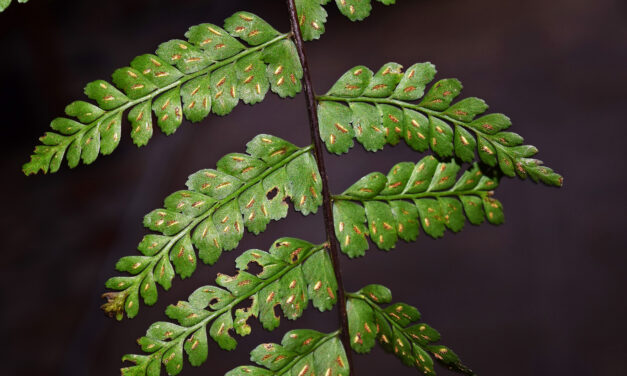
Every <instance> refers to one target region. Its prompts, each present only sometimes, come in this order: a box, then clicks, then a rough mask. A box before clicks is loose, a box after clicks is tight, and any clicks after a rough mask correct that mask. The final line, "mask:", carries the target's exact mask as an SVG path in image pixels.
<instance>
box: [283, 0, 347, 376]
mask: <svg viewBox="0 0 627 376" xmlns="http://www.w3.org/2000/svg"><path fill="white" fill-rule="evenodd" d="M287 7H288V10H289V14H290V23H291V26H292V34H293V36H294V42H295V44H296V50H297V51H298V57H299V58H300V62H301V65H302V66H303V81H304V92H305V99H306V101H307V112H308V114H309V130H310V132H311V140H312V143H313V145H314V156H315V157H316V163H317V164H318V170H319V171H320V178H321V180H322V200H323V201H322V209H323V214H324V225H325V229H326V235H327V241H328V242H329V253H330V254H331V261H332V262H333V270H334V272H335V279H336V280H337V284H338V299H337V303H338V314H339V319H340V323H341V328H342V332H341V333H340V339H341V340H342V345H343V346H344V348H345V350H346V358H347V360H348V368H349V372H350V375H355V372H354V368H353V360H352V353H351V347H350V338H349V335H348V314H347V312H346V296H345V295H344V283H343V282H342V271H341V270H340V253H339V245H338V243H337V239H336V237H335V227H334V225H333V210H332V208H331V194H330V193H329V184H328V178H327V171H326V167H325V164H324V155H323V154H322V150H323V149H322V140H321V139H320V132H319V126H318V113H317V112H316V107H317V106H316V94H315V93H314V90H313V85H312V83H311V76H310V74H309V65H308V64H307V56H306V54H305V47H304V43H303V37H302V35H301V33H300V27H299V22H298V15H297V13H296V4H295V3H294V0H287Z"/></svg>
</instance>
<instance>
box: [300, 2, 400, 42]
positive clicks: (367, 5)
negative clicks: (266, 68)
mask: <svg viewBox="0 0 627 376" xmlns="http://www.w3.org/2000/svg"><path fill="white" fill-rule="evenodd" d="M329 1H330V0H295V5H296V13H297V15H298V24H299V26H300V30H301V33H302V35H303V40H306V41H310V40H314V39H318V38H320V36H321V35H322V34H324V32H325V28H324V24H325V23H326V22H327V11H326V10H325V9H324V7H323V5H326V4H327V3H329ZM377 1H378V2H380V3H382V4H384V5H391V4H394V3H396V0H377ZM335 3H336V5H337V8H338V10H339V11H340V13H342V14H343V15H344V16H346V17H348V19H350V20H351V21H361V20H363V19H365V18H366V17H368V16H369V15H370V11H371V10H372V4H371V0H336V2H335Z"/></svg>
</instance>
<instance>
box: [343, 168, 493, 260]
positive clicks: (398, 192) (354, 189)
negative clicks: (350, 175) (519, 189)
mask: <svg viewBox="0 0 627 376" xmlns="http://www.w3.org/2000/svg"><path fill="white" fill-rule="evenodd" d="M460 169H461V167H460V166H459V165H458V164H457V163H456V162H455V161H454V160H452V161H451V162H449V163H444V162H438V160H437V159H435V158H434V157H433V156H427V157H424V158H423V159H421V160H420V161H419V162H418V163H416V164H414V163H411V162H401V163H399V164H397V165H395V166H394V167H392V169H391V170H390V172H389V173H388V175H387V177H386V176H385V175H383V174H382V173H380V172H373V173H371V174H368V175H366V176H364V177H363V178H361V179H360V180H359V181H357V182H356V183H355V184H354V185H352V186H351V187H350V188H348V189H347V190H346V191H345V192H344V193H343V194H341V195H337V196H333V201H334V203H333V217H334V222H335V235H336V237H337V238H338V241H339V243H340V246H341V249H342V252H344V253H346V254H347V255H348V256H349V257H357V256H363V255H364V253H365V251H366V250H367V249H368V240H367V237H368V236H370V238H371V240H372V242H373V243H374V244H376V245H377V247H378V248H379V249H382V250H386V251H387V250H390V249H392V248H394V247H395V245H396V242H397V241H398V239H399V238H400V239H403V240H405V241H408V242H409V241H415V240H416V238H417V237H418V233H419V231H420V227H422V229H423V230H424V232H425V233H426V234H428V235H430V236H431V237H433V238H439V237H441V236H443V235H444V232H445V229H446V228H448V229H450V230H451V231H453V232H458V231H461V230H462V228H463V227H464V224H465V222H466V217H468V220H469V221H470V222H471V223H472V224H474V225H479V224H481V223H482V222H483V220H484V218H487V219H488V222H490V223H492V224H495V225H496V224H501V223H503V220H504V219H503V207H502V205H501V203H500V202H499V201H497V200H496V199H494V198H493V197H492V190H493V189H495V188H496V187H497V186H498V179H497V178H492V177H489V176H486V175H485V174H484V173H483V172H482V171H481V169H480V168H479V166H478V165H477V164H475V165H473V166H472V168H470V169H468V170H467V171H465V172H464V173H463V174H462V175H461V177H460V178H459V179H457V180H456V177H457V175H458V173H459V171H460ZM464 212H465V213H466V215H465V216H464Z"/></svg>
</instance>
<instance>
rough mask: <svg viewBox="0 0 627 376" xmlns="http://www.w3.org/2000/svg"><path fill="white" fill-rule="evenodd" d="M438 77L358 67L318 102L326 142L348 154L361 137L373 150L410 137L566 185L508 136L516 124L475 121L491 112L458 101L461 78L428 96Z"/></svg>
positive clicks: (430, 69)
mask: <svg viewBox="0 0 627 376" xmlns="http://www.w3.org/2000/svg"><path fill="white" fill-rule="evenodd" d="M435 73H436V71H435V66H434V65H433V64H431V63H419V64H414V65H412V66H411V67H409V68H408V69H407V71H406V72H405V73H403V72H402V66H401V65H400V64H397V63H387V64H385V65H384V66H383V67H381V69H379V71H377V73H376V74H374V73H373V72H372V71H371V70H370V69H368V68H367V67H365V66H357V67H354V68H352V69H350V70H349V71H348V72H346V73H345V74H344V75H343V76H342V77H341V78H340V79H339V80H338V81H337V82H336V83H335V85H334V86H333V87H332V88H331V90H329V92H328V93H327V94H326V95H323V96H319V97H318V101H319V107H318V115H319V117H320V136H321V138H322V139H323V141H324V142H325V144H326V146H327V149H328V150H329V151H330V152H332V153H336V154H342V153H346V152H347V151H348V150H349V149H350V148H351V147H352V146H353V139H354V138H356V139H357V141H358V142H359V143H361V144H362V145H363V146H364V148H366V150H370V151H376V150H380V149H382V148H383V147H384V146H385V145H386V144H390V145H396V144H397V143H398V142H399V141H400V140H401V139H403V140H405V142H406V143H407V144H408V145H409V146H410V147H411V148H413V149H415V150H417V151H421V152H422V151H425V150H427V149H431V150H433V152H434V153H435V154H437V155H438V156H439V157H441V158H450V157H453V156H454V157H457V158H459V159H460V160H462V161H464V162H472V161H474V160H475V152H477V153H478V155H479V159H480V160H481V161H482V162H483V163H485V164H487V165H489V166H493V167H498V168H499V169H500V170H501V171H502V172H503V173H504V174H505V175H507V176H510V177H513V176H516V175H518V176H519V177H520V178H523V179H524V178H526V177H530V178H531V179H532V180H533V181H536V182H538V181H540V182H542V183H544V184H547V185H553V186H561V185H562V177H561V176H560V175H559V174H557V173H555V172H553V170H552V169H550V168H548V167H546V166H543V165H542V162H541V161H539V160H537V159H533V158H531V157H532V156H533V155H535V154H536V153H537V151H538V150H537V149H536V148H535V147H533V146H530V145H523V138H522V137H521V136H519V135H518V134H516V133H512V132H507V131H506V130H507V129H508V128H509V127H510V126H511V121H510V120H509V118H508V117H507V116H505V115H503V114H489V115H485V116H482V117H479V118H478V119H475V117H476V116H477V115H480V114H482V113H483V112H485V111H486V110H487V108H488V106H487V105H486V104H485V102H484V101H483V100H481V99H479V98H474V97H471V98H466V99H463V100H461V101H459V102H457V103H454V104H453V103H452V102H453V100H454V99H455V98H456V97H457V96H458V95H459V93H460V92H461V89H462V85H461V83H460V82H459V81H458V80H456V79H444V80H440V81H438V82H436V83H435V84H434V85H433V86H432V87H431V88H430V89H429V90H428V91H427V92H426V94H425V90H426V86H427V84H428V83H429V82H431V80H433V78H434V76H435ZM419 99H421V101H420V102H415V101H417V100H419Z"/></svg>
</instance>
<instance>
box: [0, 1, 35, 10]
mask: <svg viewBox="0 0 627 376" xmlns="http://www.w3.org/2000/svg"><path fill="white" fill-rule="evenodd" d="M11 2H12V0H0V12H4V10H5V9H7V8H8V7H9V5H11ZM17 2H18V3H20V4H24V3H28V0H17Z"/></svg>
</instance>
